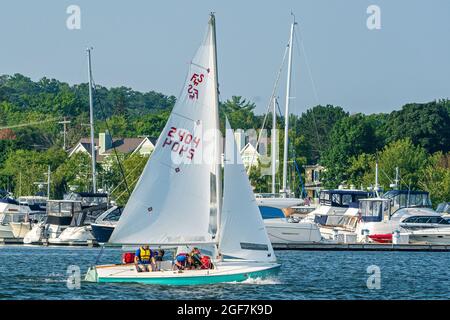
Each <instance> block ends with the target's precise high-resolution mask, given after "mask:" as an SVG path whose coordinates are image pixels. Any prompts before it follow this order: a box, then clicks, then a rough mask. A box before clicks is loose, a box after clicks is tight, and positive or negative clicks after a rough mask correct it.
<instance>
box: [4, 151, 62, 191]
mask: <svg viewBox="0 0 450 320" xmlns="http://www.w3.org/2000/svg"><path fill="white" fill-rule="evenodd" d="M66 157H67V154H66V153H65V152H64V151H63V150H61V149H60V148H56V149H55V148H52V149H49V150H46V151H31V150H15V151H11V152H10V153H8V156H7V158H6V160H5V161H4V163H3V168H2V169H1V170H0V176H6V177H10V178H11V180H12V182H13V186H12V187H13V192H14V194H15V195H16V196H20V195H34V194H35V193H36V192H37V191H38V188H37V185H36V184H35V183H36V182H46V181H47V177H46V176H45V174H46V173H47V170H48V166H50V168H51V170H52V173H53V172H55V170H56V168H58V167H59V166H60V165H61V164H62V163H63V162H64V160H65V159H66Z"/></svg>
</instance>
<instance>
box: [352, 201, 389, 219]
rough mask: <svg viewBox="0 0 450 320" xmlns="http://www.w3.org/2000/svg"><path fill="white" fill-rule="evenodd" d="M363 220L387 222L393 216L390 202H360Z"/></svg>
mask: <svg viewBox="0 0 450 320" xmlns="http://www.w3.org/2000/svg"><path fill="white" fill-rule="evenodd" d="M359 212H360V216H361V220H363V221H365V222H377V221H382V220H383V219H384V220H386V219H388V218H389V217H390V214H391V205H390V201H389V200H362V201H360V202H359Z"/></svg>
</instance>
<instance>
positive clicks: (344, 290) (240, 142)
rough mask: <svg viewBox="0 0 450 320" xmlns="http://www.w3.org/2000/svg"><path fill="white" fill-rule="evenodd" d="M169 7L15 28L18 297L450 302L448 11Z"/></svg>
mask: <svg viewBox="0 0 450 320" xmlns="http://www.w3.org/2000/svg"><path fill="white" fill-rule="evenodd" d="M352 1H353V0H352ZM355 1H356V0H355ZM165 5H166V4H156V3H155V4H152V5H149V4H147V3H145V2H142V3H141V4H139V6H140V7H142V8H141V9H140V10H134V11H133V15H134V16H131V15H130V12H129V11H127V10H125V5H123V4H118V5H117V6H111V7H109V6H107V7H104V8H101V7H100V6H99V5H98V4H94V3H92V4H90V7H88V6H87V5H85V4H82V5H71V6H69V7H68V8H67V10H66V14H69V15H70V16H69V17H68V18H67V21H66V25H65V28H66V29H67V30H66V29H64V31H65V32H71V35H78V36H75V37H67V36H62V35H61V34H57V33H55V32H54V31H53V30H50V29H51V28H48V30H47V29H42V28H41V29H39V28H34V27H33V28H17V26H16V25H15V23H17V22H16V19H15V20H14V21H9V20H8V19H10V17H4V19H0V20H1V21H4V22H8V25H11V26H13V30H17V33H18V34H17V35H16V34H15V33H14V32H12V33H11V34H9V33H8V34H7V35H6V41H5V43H6V44H8V46H6V48H7V49H6V50H4V51H2V53H1V54H0V67H1V64H2V62H5V61H6V62H8V63H7V65H5V66H4V67H5V68H3V69H4V70H5V74H0V275H1V276H0V300H17V299H18V300H25V299H31V300H105V299H109V300H110V299H113V300H114V299H116V300H155V301H158V300H172V301H173V302H174V303H176V302H177V301H178V300H236V301H241V300H247V299H249V300H250V299H251V300H300V299H317V300H323V299H325V300H367V299H376V300H405V299H425V300H426V299H435V300H441V299H442V300H450V290H449V288H450V268H449V264H450V126H449V123H450V98H449V97H448V88H447V87H445V86H444V85H442V83H444V82H445V81H446V80H448V79H446V78H445V77H443V76H442V74H448V72H444V71H447V69H448V71H449V72H450V64H449V63H448V61H450V60H448V55H446V54H445V53H446V50H447V51H449V50H450V47H448V46H447V45H446V44H443V45H442V42H441V41H438V40H440V39H438V38H436V39H434V37H435V35H436V32H435V30H434V29H430V30H428V29H427V28H431V27H432V26H433V23H434V21H439V23H440V25H439V26H434V28H438V27H439V28H442V25H441V24H446V23H447V24H448V19H444V18H441V19H438V16H439V15H440V14H441V12H448V10H445V9H450V8H447V5H443V4H439V5H435V6H433V8H434V9H435V11H434V15H436V18H433V19H429V21H427V20H426V19H418V21H426V22H427V23H426V26H422V27H421V28H423V30H422V29H420V30H419V31H420V32H422V31H423V32H429V34H433V37H431V36H430V37H428V36H427V37H423V39H421V40H420V41H419V44H420V45H422V46H423V47H424V48H433V47H437V45H438V44H440V45H441V47H440V50H439V51H436V52H434V53H433V56H432V58H430V57H427V59H426V60H425V61H428V62H429V64H427V65H426V66H425V65H424V64H423V63H422V62H423V61H424V57H425V56H424V54H428V52H426V51H423V52H422V51H421V52H420V53H421V54H420V55H417V52H416V51H414V50H408V54H407V55H404V54H403V52H405V51H406V50H405V48H409V46H410V45H411V46H412V45H416V43H417V42H418V38H417V34H418V32H417V31H418V30H415V29H414V28H416V26H415V25H412V26H411V28H410V29H411V30H404V29H396V28H398V27H397V26H396V25H395V24H392V23H391V25H389V28H386V29H383V31H382V32H383V37H376V36H375V37H370V38H369V37H367V36H366V37H364V40H362V39H361V38H362V36H361V32H362V31H364V32H369V33H371V34H376V33H377V32H381V31H379V30H380V29H381V21H384V20H379V15H380V12H381V11H380V8H379V7H378V5H371V6H369V7H368V8H367V10H366V14H368V15H369V17H368V18H367V21H364V24H363V26H364V28H363V30H361V28H359V29H358V32H356V31H354V30H353V31H352V28H353V25H352V28H349V27H348V26H347V24H348V23H352V24H353V23H355V19H356V18H353V17H352V16H351V15H353V14H354V12H351V11H349V12H345V13H344V12H341V13H342V15H341V16H342V17H345V19H341V20H342V21H340V22H339V23H337V22H334V24H332V23H333V22H332V20H331V19H332V18H333V19H334V18H335V16H334V15H333V16H332V17H328V18H326V16H327V15H328V12H325V11H324V10H322V8H321V7H314V6H316V5H315V4H314V5H313V4H307V3H306V2H305V3H303V2H302V3H301V4H292V6H293V7H294V8H289V10H288V8H287V6H286V5H285V4H279V5H277V6H275V5H274V4H271V5H270V6H271V10H266V13H265V14H267V16H264V15H263V14H262V13H263V12H265V10H264V8H263V6H262V5H260V7H259V8H258V9H261V10H254V9H255V7H254V5H253V6H251V7H249V5H248V4H247V3H245V4H244V3H242V4H240V7H239V10H231V9H233V8H231V6H229V5H228V6H227V5H225V4H222V3H221V4H218V3H217V4H213V5H214V6H216V5H217V7H219V9H220V10H217V11H216V10H215V8H210V9H211V10H207V8H206V7H208V8H209V7H210V6H212V5H211V4H208V6H205V5H204V4H201V3H196V4H193V3H189V4H181V3H177V4H176V9H177V10H179V12H182V13H183V14H182V15H179V14H177V11H176V10H174V8H173V4H170V5H168V6H169V7H170V6H172V8H171V10H168V8H166V7H164V8H162V7H161V6H165ZM187 5H189V7H184V6H187ZM267 5H268V6H269V4H267ZM390 5H391V6H392V8H394V7H396V6H398V5H397V4H390ZM0 6H1V7H3V6H6V7H9V6H10V7H14V6H15V4H8V5H6V4H5V5H0ZM45 6H49V5H48V4H45V1H44V2H43V4H42V7H43V8H44V7H45ZM80 6H83V11H81V9H80ZM310 6H312V7H310ZM313 7H314V8H315V9H314V10H312V9H311V8H313ZM338 7H339V6H336V8H334V9H333V10H337V11H339V10H341V8H340V7H339V8H338ZM411 7H412V8H413V9H411V12H412V13H414V11H415V10H416V11H417V12H418V13H419V12H423V10H424V8H421V7H420V6H418V5H417V4H414V5H412V6H411ZM55 8H56V7H55ZM118 8H121V10H120V11H121V12H120V13H121V16H120V19H121V21H123V22H124V23H123V25H122V26H118V24H117V21H118V20H117V21H116V22H115V25H111V23H112V19H111V18H110V16H108V15H107V14H103V11H102V14H103V18H102V20H101V21H102V22H103V24H104V25H103V26H100V23H99V20H97V19H92V17H95V16H96V14H95V10H104V11H105V12H109V11H110V10H112V11H115V15H114V16H117V10H118ZM308 8H309V9H311V10H308ZM436 8H438V9H439V10H437V9H436ZM47 9H49V8H47ZM144 9H145V10H144ZM157 9H158V10H157ZM213 9H214V10H213ZM305 9H306V10H305ZM319 9H320V10H319ZM364 9H365V8H364ZM389 9H391V8H389ZM397 9H398V10H400V9H401V8H397ZM55 10H56V9H55ZM89 10H93V11H91V12H90V13H89V16H90V17H91V18H90V19H83V20H80V15H81V12H83V14H84V12H86V11H89ZM149 10H154V11H153V12H158V14H157V15H155V16H154V17H152V18H151V19H149V18H148V16H140V15H141V14H142V13H143V12H148V11H149ZM156 10H157V11H156ZM205 10H206V11H205ZM355 10H356V7H355ZM30 11H31V10H30ZM386 11H388V10H386ZM5 12H6V11H5ZM49 12H50V11H49ZM99 12H100V11H99ZM318 12H321V14H322V16H318V15H317V13H318ZM371 12H372V14H371ZM250 13H251V14H250ZM52 14H53V13H52ZM97 14H99V13H97ZM269 14H270V17H271V19H267V18H268V17H269ZM390 14H392V12H390ZM377 15H378V16H377ZM391 16H394V15H391ZM139 17H140V18H141V19H139ZM355 17H356V16H355ZM33 19H34V17H29V19H28V20H26V21H25V20H24V21H25V22H26V23H28V22H27V21H34V20H33ZM51 19H54V17H53V16H51V17H50V19H49V21H53V20H51ZM327 19H328V20H327ZM401 20H402V17H399V18H398V21H401ZM17 21H19V20H17ZM55 21H56V20H55ZM81 21H86V24H84V22H83V30H82V32H81V31H80V29H81ZM324 21H327V23H324ZM25 22H24V23H25ZM144 22H145V23H144ZM341 22H342V24H341ZM34 23H36V25H37V22H36V21H34ZM39 23H41V24H42V23H44V24H45V23H47V22H46V21H45V19H44V20H42V21H39ZM330 26H333V28H330ZM343 26H344V27H345V28H343ZM360 27H361V26H360ZM365 27H367V31H366V30H365ZM106 28H108V29H106ZM119 28H120V29H119ZM34 29H36V30H45V32H48V37H47V36H46V37H37V36H36V33H35V31H34ZM354 29H355V30H356V28H354ZM22 30H29V35H28V34H23V33H22V32H23V31H22ZM104 30H109V31H108V32H105V31H104ZM392 30H395V31H394V32H392ZM414 30H415V31H414ZM100 31H101V32H100ZM137 31H138V32H137ZM406 31H408V32H406ZM413 31H414V32H413ZM399 33H401V35H402V37H401V38H402V41H404V43H398V41H397V40H398V34H399ZM409 33H411V34H410V35H409ZM138 34H139V36H137V35H138ZM420 34H421V33H420ZM424 34H425V33H424ZM30 35H32V37H33V38H27V37H29V36H30ZM100 35H101V36H100ZM124 35H126V36H124ZM344 37H348V39H349V41H347V40H345V39H344ZM47 38H48V39H47ZM17 39H21V41H20V43H19V42H17ZM22 39H23V40H22ZM36 39H38V40H39V41H35V40H36ZM49 39H60V42H58V43H59V45H58V48H57V49H55V44H54V41H48V40H49ZM67 39H70V42H68V40H67ZM367 39H370V41H372V42H371V44H373V46H371V47H369V48H370V50H362V49H361V48H367V47H368V46H367V44H366V43H364V41H369V40H367ZM433 39H434V40H433ZM32 40H33V41H34V42H33V41H32ZM249 40H251V41H249ZM384 42H386V43H384ZM30 43H32V44H33V47H32V48H31V47H30V48H29V47H27V46H28V45H29V44H30ZM263 43H264V44H263ZM118 44H120V46H119V47H120V48H119V47H118ZM355 44H356V45H355ZM388 44H389V45H388ZM394 44H395V46H399V47H395V46H394V47H393V45H394ZM41 45H42V46H41ZM86 45H87V46H86ZM22 46H24V47H22ZM94 47H95V49H94ZM18 48H20V52H19V51H17V49H18ZM118 48H119V49H120V50H118ZM387 48H389V50H387ZM125 49H126V50H125ZM309 50H311V52H312V55H309V56H310V57H311V58H312V59H311V60H310V59H309V58H308V54H307V51H309ZM55 52H56V53H57V55H55ZM380 52H382V53H383V54H380ZM449 52H450V51H449ZM397 53H402V55H401V56H398V57H397V56H396V54H397ZM443 53H444V54H443ZM43 54H45V55H43ZM384 55H390V56H389V59H386V61H383V64H385V65H383V64H381V61H379V60H380V58H381V57H385V56H384ZM368 59H371V60H368ZM29 61H31V62H33V63H31V64H27V63H26V62H29ZM40 61H48V62H47V64H43V63H35V62H40ZM367 61H372V63H367ZM428 62H427V63H428ZM361 65H364V66H365V68H364V69H363V68H361ZM424 66H425V67H426V68H425V69H421V68H423V67H424ZM405 70H407V71H408V72H405ZM436 70H439V72H436ZM362 71H364V72H362ZM18 72H27V73H28V75H23V74H21V73H18ZM363 74H364V75H370V77H367V76H364V77H363ZM53 76H55V77H58V79H60V80H58V79H55V78H52V77H53ZM430 79H433V81H435V83H432V82H430ZM97 80H99V82H97ZM374 83H376V86H375V85H374ZM137 88H139V89H137ZM405 88H406V89H407V90H406V89H405ZM412 89H414V90H412ZM268 307H270V308H267V309H264V310H269V309H270V310H271V309H272V306H271V305H270V304H269V305H268ZM199 308H200V309H199V310H204V309H201V307H199ZM187 310H195V308H194V309H189V306H188V304H186V303H185V304H184V309H183V310H182V312H184V313H188V311H187ZM235 310H238V311H239V310H240V309H239V307H237V309H235ZM216 311H217V310H216ZM189 312H190V311H189ZM238 313H239V312H237V313H236V314H238ZM207 314H208V315H209V311H208V313H207ZM266 315H268V314H266Z"/></svg>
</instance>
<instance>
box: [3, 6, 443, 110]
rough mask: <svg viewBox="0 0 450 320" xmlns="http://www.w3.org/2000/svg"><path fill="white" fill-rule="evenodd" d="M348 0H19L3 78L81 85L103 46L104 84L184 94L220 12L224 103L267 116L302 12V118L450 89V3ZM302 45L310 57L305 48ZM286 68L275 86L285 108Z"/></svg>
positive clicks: (390, 106) (10, 16) (394, 105)
mask: <svg viewBox="0 0 450 320" xmlns="http://www.w3.org/2000/svg"><path fill="white" fill-rule="evenodd" d="M73 4H74V5H78V6H79V7H80V9H81V29H80V30H69V29H68V28H67V26H66V20H67V18H68V17H69V14H67V13H66V9H67V7H68V6H69V5H73ZM343 4H344V1H342V0H318V1H284V2H281V3H275V2H268V1H266V2H263V3H260V2H256V1H247V2H245V3H241V2H238V1H228V2H226V3H225V2H219V1H205V0H203V1H197V2H195V3H187V2H182V1H172V2H170V3H156V2H155V3H151V2H147V1H137V0H136V1H130V2H127V3H118V2H107V1H96V2H95V3H93V2H92V1H91V2H89V1H87V0H80V1H66V0H64V1H58V2H57V3H56V2H52V1H49V0H43V1H40V2H33V3H28V2H26V1H24V0H19V1H16V2H14V3H8V4H0V26H1V27H2V29H3V30H7V32H4V34H3V39H2V40H3V41H2V42H3V50H1V51H0V74H14V73H21V74H23V75H25V76H27V77H30V78H31V79H32V80H33V81H37V80H39V79H41V78H42V77H47V78H55V79H57V80H59V81H63V82H67V83H69V84H71V85H73V84H76V83H83V82H87V62H86V53H85V49H86V47H88V46H93V47H94V50H93V52H92V56H93V58H92V59H93V74H94V79H95V81H96V83H97V84H99V85H102V86H105V87H107V88H110V87H118V86H125V87H130V88H132V89H133V90H136V91H142V92H144V91H151V90H154V91H157V92H161V93H163V94H166V95H174V96H176V97H177V96H178V93H179V91H180V89H181V86H182V84H183V80H184V76H185V73H186V70H187V62H188V61H189V60H190V58H191V57H192V56H193V54H194V52H195V50H196V47H197V46H198V45H199V43H200V41H201V39H202V37H203V34H204V31H205V29H206V26H207V21H208V15H209V12H210V11H215V12H216V20H217V42H218V60H219V61H218V63H219V82H220V89H221V100H222V101H225V100H226V99H229V98H231V96H232V95H236V96H243V97H244V98H246V99H248V100H250V101H252V102H255V103H256V105H257V108H256V113H257V114H261V113H264V112H265V111H266V107H267V103H268V99H269V97H270V94H271V91H272V87H273V84H274V81H275V77H276V73H277V71H278V67H279V65H280V63H281V60H282V56H283V53H284V50H285V46H286V44H287V40H288V37H289V28H290V23H291V21H292V19H291V15H290V12H291V10H292V11H293V12H294V13H295V14H296V18H297V21H298V23H299V25H298V27H297V39H302V40H303V44H298V45H295V46H294V55H293V59H294V70H293V90H292V96H294V97H295V99H294V100H293V103H292V107H291V112H293V113H296V114H300V113H302V112H305V111H306V109H307V108H310V107H312V106H315V105H318V104H321V105H326V104H333V105H336V106H341V107H342V108H344V110H346V111H348V112H350V113H356V112H362V113H366V114H370V113H380V112H391V111H392V110H398V109H400V108H401V106H403V105H404V104H406V103H413V102H415V103H423V102H429V101H432V100H439V99H446V98H448V97H449V96H450V94H449V92H450V83H449V81H448V79H447V75H448V74H449V73H450V41H449V40H448V34H449V31H450V19H448V14H449V13H450V2H448V1H445V0H436V1H433V3H427V2H426V1H423V0H410V1H406V0H399V1H395V3H393V2H392V1H387V0H372V1H368V0H348V1H345V6H344V5H343ZM372 4H375V5H378V6H379V7H380V10H381V29H379V30H369V29H368V28H367V26H366V20H367V18H368V17H369V15H370V14H367V12H366V9H367V7H368V6H369V5H372ZM302 46H304V48H305V50H306V54H307V59H308V62H309V64H306V59H305V52H304V51H303V50H298V49H302ZM299 51H300V52H299ZM308 67H309V68H308ZM285 71H286V68H284V72H283V74H282V77H281V81H280V85H279V89H278V91H277V94H278V96H280V106H281V107H283V106H284V96H285V78H286V72H285ZM309 71H311V76H312V80H311V78H310V74H309ZM313 83H314V84H315V88H314V86H313ZM314 89H316V91H317V94H315V92H314V91H315V90H314Z"/></svg>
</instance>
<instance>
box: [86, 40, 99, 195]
mask: <svg viewBox="0 0 450 320" xmlns="http://www.w3.org/2000/svg"><path fill="white" fill-rule="evenodd" d="M91 50H92V48H87V50H86V51H87V56H88V79H89V117H90V118H89V125H90V127H91V159H92V161H91V163H92V192H94V193H95V192H97V181H96V177H95V175H96V172H95V164H96V161H95V140H94V100H93V95H92V88H93V87H92V68H91Z"/></svg>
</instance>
